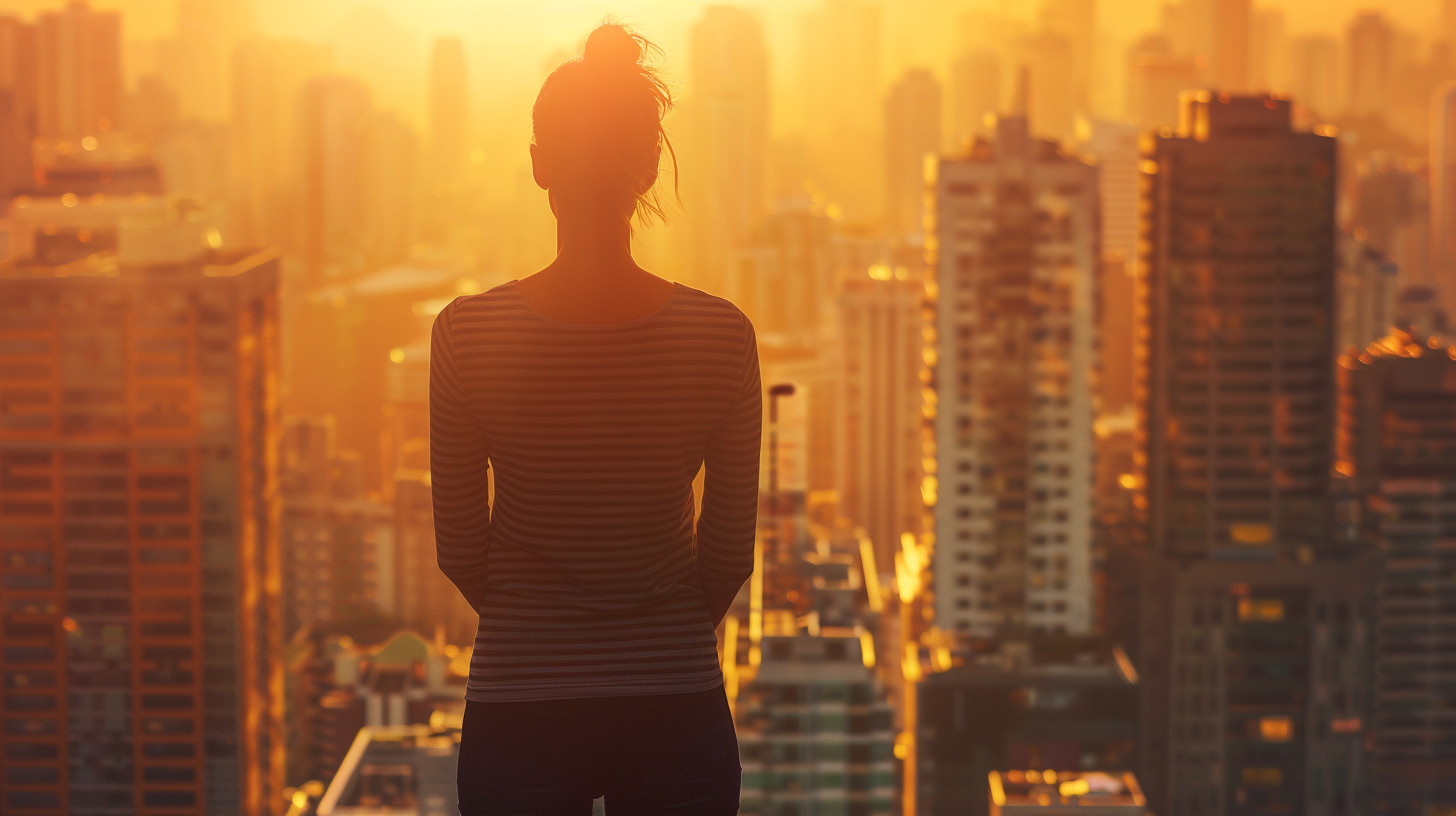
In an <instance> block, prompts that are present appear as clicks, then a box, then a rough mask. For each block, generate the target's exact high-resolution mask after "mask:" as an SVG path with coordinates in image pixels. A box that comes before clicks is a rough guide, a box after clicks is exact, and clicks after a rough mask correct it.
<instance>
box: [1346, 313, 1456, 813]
mask: <svg viewBox="0 0 1456 816" xmlns="http://www.w3.org/2000/svg"><path fill="white" fill-rule="evenodd" d="M1340 383H1341V398H1340V429H1339V430H1340V433H1339V439H1340V450H1339V456H1340V459H1339V463H1338V465H1337V467H1338V468H1339V469H1340V472H1341V473H1342V474H1344V475H1345V476H1346V477H1347V478H1348V484H1349V500H1350V505H1349V513H1348V515H1347V516H1346V517H1345V520H1346V522H1347V523H1348V524H1349V525H1350V526H1351V527H1352V528H1353V531H1354V532H1355V534H1356V535H1359V536H1361V537H1364V538H1365V539H1366V540H1368V541H1369V542H1370V543H1372V544H1374V545H1375V546H1377V547H1378V548H1379V549H1380V550H1381V551H1382V552H1383V553H1384V556H1385V569H1384V571H1383V573H1382V574H1381V575H1380V576H1379V579H1378V580H1379V591H1378V596H1377V598H1376V601H1375V610H1374V612H1375V614H1374V621H1375V632H1374V641H1375V644H1374V645H1375V659H1374V665H1373V667H1372V668H1373V672H1374V684H1373V686H1372V692H1373V697H1374V705H1373V710H1372V711H1371V712H1370V718H1369V719H1368V720H1367V722H1366V733H1367V734H1368V735H1369V739H1370V747H1371V751H1372V756H1371V760H1370V761H1371V771H1372V774H1371V775H1372V777H1373V780H1374V783H1375V792H1374V799H1375V805H1376V807H1377V808H1378V809H1379V812H1381V813H1386V814H1391V816H1415V814H1423V813H1430V812H1432V811H1433V810H1436V809H1439V808H1444V807H1452V806H1456V757H1453V754H1452V751H1451V746H1452V745H1453V744H1456V721H1453V720H1452V718H1451V717H1450V716H1448V715H1447V712H1448V711H1450V710H1451V709H1452V708H1453V707H1456V693H1453V692H1452V691H1451V689H1450V687H1449V684H1447V683H1446V682H1445V680H1444V678H1445V676H1446V675H1447V674H1448V673H1449V672H1450V671H1451V670H1452V669H1453V668H1456V666H1453V660H1452V659H1451V658H1450V657H1449V656H1448V652H1447V650H1446V648H1445V643H1446V642H1447V640H1446V634H1445V633H1446V632H1448V631H1449V630H1450V628H1451V627H1452V626H1453V625H1456V612H1453V610H1452V609H1451V607H1450V605H1449V604H1447V603H1445V601H1444V599H1445V598H1446V597H1447V596H1449V594H1450V593H1451V592H1452V591H1453V590H1456V582H1453V580H1452V577H1451V572H1450V569H1449V566H1448V564H1449V562H1450V558H1449V555H1448V554H1447V549H1446V548H1447V547H1448V546H1449V542H1450V541H1451V540H1452V539H1453V537H1456V512H1453V510H1456V347H1452V346H1449V345H1447V344H1446V343H1443V342H1441V341H1440V340H1438V339H1436V338H1423V337H1421V336H1419V335H1412V334H1410V333H1407V332H1401V331H1396V332H1392V333H1391V334H1390V335H1389V336H1388V337H1385V338H1383V339H1381V340H1380V341H1378V342H1375V343H1371V344H1370V345H1369V346H1367V347H1365V348H1362V349H1352V350H1351V352H1350V353H1349V354H1347V355H1345V356H1343V357H1341V358H1340Z"/></svg>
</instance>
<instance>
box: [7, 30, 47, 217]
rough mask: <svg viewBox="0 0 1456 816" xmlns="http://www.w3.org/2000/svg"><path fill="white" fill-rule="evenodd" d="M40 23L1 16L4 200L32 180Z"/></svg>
mask: <svg viewBox="0 0 1456 816" xmlns="http://www.w3.org/2000/svg"><path fill="white" fill-rule="evenodd" d="M36 49H37V42H36V27H35V26H33V25H29V24H27V23H25V22H23V21H22V20H20V18H18V17H9V16H0V202H3V201H7V200H9V198H10V197H11V196H13V195H15V194H16V193H18V192H19V191H20V190H22V189H24V188H25V187H27V186H28V185H29V184H30V183H31V180H32V179H31V173H32V165H31V161H32V156H31V153H32V151H31V142H32V140H34V138H35V129H36V101H37V100H36V68H37V65H36V60H37V56H38V55H37V53H36Z"/></svg>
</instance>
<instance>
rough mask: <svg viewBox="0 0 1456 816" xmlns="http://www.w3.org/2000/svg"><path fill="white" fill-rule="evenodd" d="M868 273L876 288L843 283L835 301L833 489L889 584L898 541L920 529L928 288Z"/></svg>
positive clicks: (862, 281)
mask: <svg viewBox="0 0 1456 816" xmlns="http://www.w3.org/2000/svg"><path fill="white" fill-rule="evenodd" d="M875 269H876V270H877V271H880V270H882V271H883V272H884V273H885V274H884V275H883V279H879V280H877V279H875V278H872V277H870V276H869V275H864V276H863V277H860V278H857V279H851V280H847V281H845V282H844V284H843V287H842V288H841V290H840V292H839V295H838V298H837V304H836V305H837V310H836V312H837V313H836V318H837V319H836V321H835V322H836V329H837V336H836V348H835V356H836V357H837V358H838V359H837V363H838V371H837V372H835V375H836V376H834V377H833V381H834V382H835V385H836V386H837V387H838V390H839V393H837V394H835V395H834V397H833V400H832V401H833V404H834V424H835V436H836V437H837V439H836V442H835V444H834V457H835V467H834V476H835V479H834V482H835V490H836V491H837V492H838V494H839V509H840V513H841V515H843V516H844V517H845V518H847V519H849V520H850V521H852V522H853V523H854V524H856V525H857V526H860V527H863V528H864V530H865V534H866V535H868V536H869V538H870V541H872V542H873V543H874V547H875V556H876V560H877V562H878V563H877V564H876V565H875V568H876V569H878V571H879V573H880V574H881V575H893V574H894V572H895V553H896V552H898V551H899V548H900V536H901V535H902V534H904V533H910V534H912V535H917V536H918V535H919V534H920V533H921V531H922V529H923V527H924V524H923V522H922V518H923V516H924V515H925V503H924V501H923V497H922V493H921V487H922V481H923V479H924V476H925V466H924V464H923V458H924V455H925V454H924V449H925V445H924V442H923V441H922V438H921V431H922V426H923V418H922V410H923V409H922V406H923V402H924V398H923V396H922V394H921V391H922V388H923V384H922V382H921V376H920V374H921V371H922V370H923V368H924V361H923V355H922V352H923V349H924V346H925V340H924V334H923V332H924V329H925V328H926V327H927V323H926V321H925V319H924V317H923V315H922V313H921V309H922V306H923V303H924V299H925V298H924V295H925V287H924V284H922V283H921V282H920V281H912V280H896V279H894V278H893V277H891V276H890V274H889V272H890V270H889V268H888V267H876V268H875Z"/></svg>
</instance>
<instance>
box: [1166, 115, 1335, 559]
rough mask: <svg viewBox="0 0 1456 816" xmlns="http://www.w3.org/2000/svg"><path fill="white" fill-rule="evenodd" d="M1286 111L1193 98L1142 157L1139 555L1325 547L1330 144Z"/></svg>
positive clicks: (1330, 405) (1330, 408)
mask: <svg viewBox="0 0 1456 816" xmlns="http://www.w3.org/2000/svg"><path fill="white" fill-rule="evenodd" d="M1289 104H1290V103H1289V100H1287V99H1281V98H1277V97H1269V96H1235V97H1230V96H1227V95H1218V96H1212V95H1209V94H1208V93H1199V94H1193V95H1189V96H1188V97H1187V98H1185V99H1184V107H1183V111H1182V122H1181V126H1180V129H1179V131H1178V133H1177V134H1176V135H1172V136H1158V137H1155V138H1154V139H1153V141H1152V145H1151V150H1150V152H1149V153H1148V154H1147V157H1146V158H1145V159H1144V161H1143V169H1144V174H1145V175H1144V179H1143V183H1144V191H1143V200H1144V206H1145V209H1146V211H1147V214H1148V217H1147V221H1146V223H1145V224H1144V225H1143V230H1144V235H1143V238H1144V241H1143V245H1144V247H1145V249H1144V257H1143V268H1144V269H1145V270H1146V272H1147V284H1146V286H1147V291H1146V292H1145V297H1146V299H1147V303H1146V309H1145V312H1146V314H1147V320H1148V324H1147V326H1146V330H1147V335H1146V336H1147V340H1146V348H1145V349H1144V351H1145V354H1144V355H1143V358H1142V359H1143V362H1142V364H1143V365H1144V366H1145V369H1144V371H1143V372H1142V377H1141V379H1142V384H1143V397H1144V399H1145V400H1146V403H1145V425H1144V432H1145V433H1146V435H1147V436H1146V451H1147V472H1146V484H1147V500H1148V510H1149V514H1150V517H1151V528H1150V535H1151V538H1150V544H1151V546H1152V548H1153V549H1155V550H1158V551H1161V552H1164V553H1166V554H1168V555H1170V556H1174V557H1198V558H1201V557H1210V556H1213V557H1219V556H1224V555H1227V556H1230V557H1237V558H1264V559H1273V558H1276V557H1278V558H1295V557H1305V558H1308V557H1310V556H1313V555H1315V554H1324V552H1325V551H1326V550H1327V549H1328V547H1329V542H1330V540H1331V539H1330V536H1329V529H1330V522H1329V518H1330V515H1329V502H1328V499H1327V496H1328V491H1329V473H1330V467H1331V466H1332V465H1333V445H1334V433H1333V431H1334V415H1335V407H1334V394H1335V384H1334V376H1335V375H1334V365H1333V359H1332V358H1333V348H1334V337H1333V326H1332V321H1333V317H1334V296H1335V177H1334V173H1335V139H1334V138H1332V137H1328V136H1319V135H1315V134H1312V133H1299V132H1295V131H1294V130H1292V129H1291V127H1290V119H1289V110H1290V108H1289Z"/></svg>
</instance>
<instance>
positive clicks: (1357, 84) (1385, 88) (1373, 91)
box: [1345, 11, 1395, 115]
mask: <svg viewBox="0 0 1456 816" xmlns="http://www.w3.org/2000/svg"><path fill="white" fill-rule="evenodd" d="M1345 52H1346V54H1347V55H1348V56H1347V62H1348V65H1349V71H1350V73H1349V79H1348V80H1347V81H1348V83H1349V84H1348V85H1347V92H1346V107H1347V108H1348V109H1349V111H1350V112H1351V113H1355V114H1364V115H1371V114H1380V113H1384V112H1385V109H1386V107H1387V106H1388V105H1389V104H1390V91H1391V86H1390V82H1391V76H1392V72H1393V71H1394V69H1395V31H1394V30H1393V29H1392V28H1391V26H1390V23H1389V22H1388V21H1387V20H1386V19H1385V15H1384V14H1381V13H1380V12H1378V11H1362V12H1359V13H1358V14H1356V15H1355V19H1354V20H1352V21H1350V26H1349V28H1348V29H1347V30H1346V32H1345Z"/></svg>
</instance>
